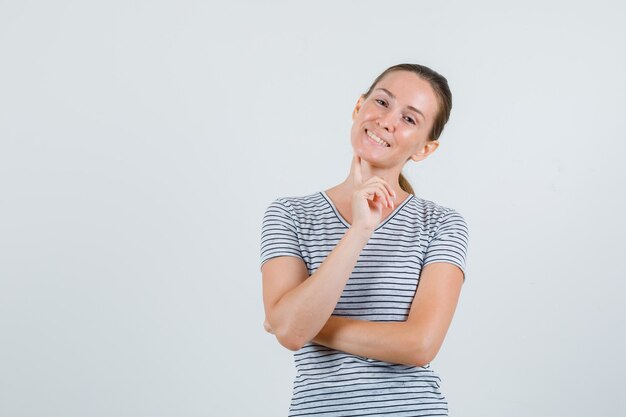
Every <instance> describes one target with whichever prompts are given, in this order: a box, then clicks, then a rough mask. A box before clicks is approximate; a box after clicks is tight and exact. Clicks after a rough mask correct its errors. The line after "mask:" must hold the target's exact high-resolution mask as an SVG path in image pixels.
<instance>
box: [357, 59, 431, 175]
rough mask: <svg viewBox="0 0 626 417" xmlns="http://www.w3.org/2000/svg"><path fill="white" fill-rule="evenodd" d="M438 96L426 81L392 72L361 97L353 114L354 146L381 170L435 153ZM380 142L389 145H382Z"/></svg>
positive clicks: (400, 72)
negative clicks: (433, 137)
mask: <svg viewBox="0 0 626 417" xmlns="http://www.w3.org/2000/svg"><path fill="white" fill-rule="evenodd" d="M437 109H438V104H437V96H436V95H435V92H434V91H433V89H432V87H431V86H430V84H429V83H428V82H427V81H424V80H423V79H421V78H420V77H419V76H418V75H416V74H414V73H412V72H408V71H393V72H391V73H389V74H387V75H385V76H384V77H383V79H382V80H380V81H379V82H378V84H376V86H375V87H374V90H373V91H372V92H371V94H370V95H369V97H367V99H364V98H363V97H361V98H360V99H359V101H358V102H357V105H356V107H355V109H354V112H353V114H352V120H353V124H352V131H351V141H352V147H353V148H354V151H355V153H356V154H357V155H359V156H361V158H363V159H365V160H367V161H369V162H370V163H371V164H373V165H376V166H379V167H381V168H392V167H397V166H400V168H402V166H404V163H405V162H406V161H407V160H408V159H409V158H412V159H413V160H415V161H419V160H421V159H424V158H425V157H426V156H428V155H429V154H430V153H432V151H434V150H435V149H436V147H437V145H438V143H437V142H432V141H428V134H429V132H430V131H431V128H432V126H433V123H434V118H435V116H436V114H437ZM380 139H382V141H384V142H386V144H380V143H378V142H380Z"/></svg>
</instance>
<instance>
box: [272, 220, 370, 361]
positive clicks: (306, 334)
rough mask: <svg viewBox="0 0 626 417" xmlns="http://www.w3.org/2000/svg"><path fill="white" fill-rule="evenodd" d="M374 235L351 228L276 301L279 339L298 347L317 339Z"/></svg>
mask: <svg viewBox="0 0 626 417" xmlns="http://www.w3.org/2000/svg"><path fill="white" fill-rule="evenodd" d="M370 235H371V232H368V231H362V230H360V229H356V228H350V229H348V230H347V231H346V233H345V234H344V236H343V237H342V238H341V240H340V241H339V242H338V243H337V245H336V246H335V248H334V249H333V250H332V251H331V252H330V254H329V255H328V256H327V257H326V259H325V260H324V262H322V264H321V265H320V266H319V268H318V269H317V270H316V271H315V272H314V273H313V274H312V275H311V276H310V277H308V278H307V279H306V280H305V281H304V282H302V284H300V285H298V286H297V287H296V288H294V289H293V290H291V291H289V292H288V293H286V294H285V295H284V296H283V297H282V298H281V299H280V300H279V301H278V303H276V305H275V306H274V307H273V309H272V314H271V317H268V319H269V322H270V324H271V327H272V329H273V330H274V333H275V335H276V336H277V337H278V338H279V339H281V338H282V339H283V340H289V341H290V342H289V345H291V346H292V347H293V348H294V350H295V349H297V348H299V346H302V345H303V344H305V343H307V342H309V341H310V340H311V339H313V337H314V336H315V335H316V334H317V333H318V332H319V331H320V329H321V328H322V327H323V326H324V324H325V323H326V322H327V320H328V318H329V317H330V316H331V314H332V312H333V311H334V309H335V306H336V305H337V302H338V301H339V298H340V297H341V294H342V292H343V289H344V287H345V285H346V282H347V281H348V279H349V277H350V274H351V273H352V270H353V269H354V266H355V265H356V262H357V260H358V258H359V255H360V253H361V250H362V249H363V248H364V247H365V245H366V244H367V241H368V240H369V237H370Z"/></svg>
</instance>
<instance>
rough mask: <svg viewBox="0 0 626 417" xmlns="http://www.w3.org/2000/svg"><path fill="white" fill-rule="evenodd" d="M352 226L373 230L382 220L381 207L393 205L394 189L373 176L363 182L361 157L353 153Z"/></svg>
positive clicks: (392, 206) (392, 207)
mask: <svg viewBox="0 0 626 417" xmlns="http://www.w3.org/2000/svg"><path fill="white" fill-rule="evenodd" d="M352 182H353V184H354V192H353V194H352V227H357V228H361V229H363V230H366V231H368V232H373V231H374V229H376V227H377V226H378V224H379V223H380V221H381V220H382V214H383V209H384V208H385V207H391V209H392V210H393V209H394V207H395V205H394V203H393V199H394V198H395V197H396V193H395V191H393V189H392V188H391V186H390V185H389V184H388V183H387V181H385V180H384V179H382V178H380V177H378V176H376V175H375V176H373V177H372V178H370V179H368V180H367V181H365V182H363V175H362V172H361V157H360V156H358V155H356V154H354V156H353V158H352Z"/></svg>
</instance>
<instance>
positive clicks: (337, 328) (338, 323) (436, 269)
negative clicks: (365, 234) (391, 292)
mask: <svg viewBox="0 0 626 417" xmlns="http://www.w3.org/2000/svg"><path fill="white" fill-rule="evenodd" d="M462 284H463V271H461V269H460V268H459V267H458V266H456V265H454V264H451V263H447V262H433V263H430V264H428V265H426V266H425V267H424V268H423V269H422V272H421V275H420V280H419V284H418V287H417V290H416V292H415V296H414V298H413V302H412V304H411V310H410V312H409V316H408V318H407V320H406V321H401V322H373V321H366V320H357V319H351V318H346V317H338V316H331V317H330V318H329V319H328V321H327V322H326V324H325V325H324V327H323V328H322V330H321V331H320V332H319V333H318V334H317V336H315V338H313V342H315V343H318V344H320V345H324V346H327V347H329V348H332V349H337V350H341V351H344V352H348V353H351V354H353V355H359V356H364V357H367V358H372V359H378V360H381V361H385V362H391V363H402V364H407V365H414V366H423V365H426V364H428V363H429V362H430V361H432V360H433V359H434V358H435V356H436V355H437V353H438V352H439V349H440V348H441V345H442V344H443V340H444V338H445V336H446V333H447V331H448V328H449V327H450V323H451V322H452V316H453V315H454V311H455V310H456V306H457V303H458V299H459V294H460V293H461V286H462Z"/></svg>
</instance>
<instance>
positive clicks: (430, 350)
mask: <svg viewBox="0 0 626 417" xmlns="http://www.w3.org/2000/svg"><path fill="white" fill-rule="evenodd" d="M410 346H411V352H410V353H409V360H410V362H411V365H413V366H419V367H421V366H426V365H428V364H429V363H430V362H432V360H433V359H435V356H437V352H438V351H439V349H438V347H437V346H435V345H434V344H433V343H429V342H428V341H425V340H423V339H422V340H419V341H417V342H414V343H411V344H410Z"/></svg>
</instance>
